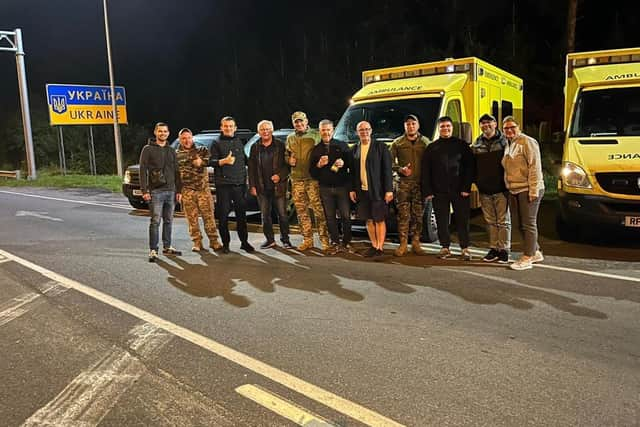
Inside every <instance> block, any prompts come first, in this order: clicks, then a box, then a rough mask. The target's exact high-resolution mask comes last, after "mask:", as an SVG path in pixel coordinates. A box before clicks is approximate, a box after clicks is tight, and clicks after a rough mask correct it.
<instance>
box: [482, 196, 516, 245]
mask: <svg viewBox="0 0 640 427" xmlns="http://www.w3.org/2000/svg"><path fill="white" fill-rule="evenodd" d="M508 196H509V193H508V192H505V193H496V194H482V193H480V206H481V207H482V215H483V216H484V220H485V222H486V223H487V228H488V230H489V247H490V248H491V249H498V250H507V251H508V250H509V249H511V215H510V214H509V197H508Z"/></svg>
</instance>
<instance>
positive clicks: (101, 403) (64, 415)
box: [22, 323, 172, 427]
mask: <svg viewBox="0 0 640 427" xmlns="http://www.w3.org/2000/svg"><path fill="white" fill-rule="evenodd" d="M129 335H130V343H129V347H130V348H131V349H132V350H133V351H134V352H135V353H137V354H140V355H142V356H149V355H150V354H152V353H154V352H156V351H158V350H159V349H161V348H162V347H163V346H164V345H165V344H166V343H168V342H169V341H170V340H171V338H172V336H171V335H170V334H168V333H167V332H165V331H163V330H161V329H159V328H158V327H156V326H154V325H150V324H148V323H143V324H141V325H137V326H136V327H134V328H133V329H132V330H131V331H129ZM145 369H146V368H145V366H144V364H143V363H142V362H141V361H140V360H139V359H138V358H137V357H136V356H135V355H133V354H131V353H130V352H129V351H126V350H123V349H121V348H117V347H114V348H113V349H111V350H110V351H109V352H107V354H105V355H104V357H102V359H100V360H99V361H98V362H97V363H96V364H94V365H93V366H92V367H91V368H89V369H87V370H85V371H84V372H82V373H81V374H80V375H78V376H77V377H75V378H74V379H73V380H72V381H71V382H70V383H69V385H67V387H65V388H64V390H62V391H61V392H60V393H59V394H58V395H57V396H56V397H55V398H53V399H52V400H51V401H50V402H49V403H47V404H46V405H45V406H43V407H42V408H40V409H39V410H37V411H36V412H35V413H34V414H33V415H32V416H31V417H29V418H28V419H27V420H26V421H25V422H24V424H22V425H23V426H34V427H35V426H96V425H98V424H99V423H100V421H101V420H102V419H103V418H104V417H105V415H107V414H108V413H109V411H110V410H111V409H112V408H113V407H114V406H115V404H116V403H117V401H118V399H119V398H120V396H122V395H123V394H124V393H125V392H126V391H127V390H128V389H129V387H131V386H132V385H133V384H134V383H135V382H136V381H137V380H138V378H140V377H141V376H142V374H143V373H144V372H145Z"/></svg>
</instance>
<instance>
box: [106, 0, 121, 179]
mask: <svg viewBox="0 0 640 427" xmlns="http://www.w3.org/2000/svg"><path fill="white" fill-rule="evenodd" d="M102 4H103V8H104V32H105V36H106V38H107V61H108V63H109V84H110V86H111V109H112V111H113V139H114V141H115V145H116V148H115V149H116V167H117V169H118V171H117V172H118V176H122V144H121V143H120V128H119V127H118V110H117V108H116V87H115V83H114V78H113V63H112V61H111V40H110V38H111V37H110V36H109V16H108V13H107V0H102Z"/></svg>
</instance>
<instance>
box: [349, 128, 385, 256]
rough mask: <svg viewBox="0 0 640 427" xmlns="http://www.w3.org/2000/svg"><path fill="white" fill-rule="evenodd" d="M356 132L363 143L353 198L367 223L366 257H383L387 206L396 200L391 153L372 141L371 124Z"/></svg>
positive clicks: (357, 152) (358, 153) (356, 160)
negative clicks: (368, 241) (394, 198)
mask: <svg viewBox="0 0 640 427" xmlns="http://www.w3.org/2000/svg"><path fill="white" fill-rule="evenodd" d="M356 130H357V132H358V138H359V139H360V143H359V144H358V145H356V147H355V149H354V150H355V151H354V155H353V173H352V174H351V177H352V186H351V191H350V192H349V197H350V198H351V200H352V201H353V202H354V203H356V202H357V203H358V216H359V217H360V218H363V219H366V220H367V233H368V234H369V239H370V240H371V247H370V248H369V249H368V250H367V251H366V252H365V254H364V255H365V256H367V257H380V256H382V255H384V251H383V246H384V239H385V236H386V234H387V225H386V223H385V222H384V221H385V219H386V217H387V214H388V212H389V208H388V206H387V205H388V203H389V202H391V201H392V200H393V171H392V169H391V153H390V152H389V149H388V148H387V146H386V144H384V143H383V142H379V141H375V140H372V139H371V125H370V124H369V122H366V121H362V122H360V123H358V125H357V126H356Z"/></svg>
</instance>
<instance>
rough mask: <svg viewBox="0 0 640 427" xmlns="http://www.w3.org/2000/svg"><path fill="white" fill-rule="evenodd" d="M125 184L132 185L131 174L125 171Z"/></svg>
mask: <svg viewBox="0 0 640 427" xmlns="http://www.w3.org/2000/svg"><path fill="white" fill-rule="evenodd" d="M124 183H125V184H129V183H131V172H129V171H125V173H124Z"/></svg>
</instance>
